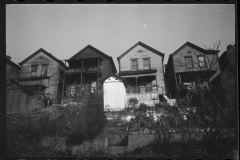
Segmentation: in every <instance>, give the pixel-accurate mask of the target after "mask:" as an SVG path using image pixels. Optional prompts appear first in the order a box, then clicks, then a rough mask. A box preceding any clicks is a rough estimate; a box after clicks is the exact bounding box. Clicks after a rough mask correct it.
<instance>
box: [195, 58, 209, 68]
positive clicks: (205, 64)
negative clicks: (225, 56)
mask: <svg viewBox="0 0 240 160" xmlns="http://www.w3.org/2000/svg"><path fill="white" fill-rule="evenodd" d="M200 57H203V59H204V61H200V60H199V58H200ZM197 60H198V65H199V67H200V68H207V63H206V58H205V55H198V56H197ZM201 62H202V63H204V66H201Z"/></svg>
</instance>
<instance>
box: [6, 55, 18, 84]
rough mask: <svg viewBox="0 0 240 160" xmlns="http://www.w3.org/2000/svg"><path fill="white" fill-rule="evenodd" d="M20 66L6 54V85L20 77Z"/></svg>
mask: <svg viewBox="0 0 240 160" xmlns="http://www.w3.org/2000/svg"><path fill="white" fill-rule="evenodd" d="M19 72H20V66H19V65H17V64H15V63H14V62H13V61H11V57H10V56H6V85H8V84H10V83H11V82H12V81H13V80H16V79H18V78H19Z"/></svg>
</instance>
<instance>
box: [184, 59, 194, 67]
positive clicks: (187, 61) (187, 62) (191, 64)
mask: <svg viewBox="0 0 240 160" xmlns="http://www.w3.org/2000/svg"><path fill="white" fill-rule="evenodd" d="M185 64H186V67H187V68H193V60H192V57H185Z"/></svg>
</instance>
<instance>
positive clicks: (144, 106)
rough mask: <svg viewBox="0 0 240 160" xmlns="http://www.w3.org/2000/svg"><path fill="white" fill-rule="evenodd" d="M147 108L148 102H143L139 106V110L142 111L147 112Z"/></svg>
mask: <svg viewBox="0 0 240 160" xmlns="http://www.w3.org/2000/svg"><path fill="white" fill-rule="evenodd" d="M147 109H148V105H146V104H144V103H141V104H140V105H139V108H138V110H139V111H140V112H146V111H147Z"/></svg>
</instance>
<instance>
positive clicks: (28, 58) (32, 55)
mask: <svg viewBox="0 0 240 160" xmlns="http://www.w3.org/2000/svg"><path fill="white" fill-rule="evenodd" d="M39 53H44V54H45V55H47V56H48V57H50V58H51V59H53V60H54V61H56V62H57V63H59V64H61V65H62V66H63V67H64V68H65V69H67V66H66V65H65V64H64V63H63V62H62V61H61V60H59V59H57V58H56V57H54V56H53V55H52V54H51V53H48V52H47V51H45V50H44V49H42V48H40V49H39V50H37V51H36V52H34V53H33V54H31V55H30V56H28V57H27V58H26V59H24V60H23V61H22V62H20V63H18V64H19V65H20V66H22V65H23V64H24V63H25V62H27V61H28V60H30V59H31V58H33V57H34V56H36V55H37V54H39ZM39 58H41V57H39Z"/></svg>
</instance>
